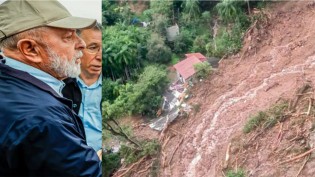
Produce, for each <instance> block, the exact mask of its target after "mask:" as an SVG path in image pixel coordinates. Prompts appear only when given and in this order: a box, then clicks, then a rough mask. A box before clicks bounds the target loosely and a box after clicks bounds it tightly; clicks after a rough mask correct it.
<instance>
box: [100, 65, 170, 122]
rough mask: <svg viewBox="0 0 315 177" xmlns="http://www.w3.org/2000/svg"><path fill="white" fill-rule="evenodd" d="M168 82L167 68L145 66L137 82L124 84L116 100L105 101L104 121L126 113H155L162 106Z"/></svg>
mask: <svg viewBox="0 0 315 177" xmlns="http://www.w3.org/2000/svg"><path fill="white" fill-rule="evenodd" d="M167 83H168V81H167V74H166V71H165V69H163V68H161V67H159V66H147V67H145V68H144V71H143V73H142V74H140V75H139V79H138V81H137V83H135V84H132V83H127V84H125V85H122V86H121V87H120V89H119V95H118V97H117V98H116V99H115V101H114V102H112V103H111V102H109V101H107V100H105V101H104V103H103V116H104V119H103V121H106V119H107V120H108V118H119V117H121V116H123V115H126V114H154V113H155V111H156V110H157V109H158V107H159V106H160V103H161V100H162V97H161V95H162V93H163V91H164V89H165V87H166V85H167Z"/></svg>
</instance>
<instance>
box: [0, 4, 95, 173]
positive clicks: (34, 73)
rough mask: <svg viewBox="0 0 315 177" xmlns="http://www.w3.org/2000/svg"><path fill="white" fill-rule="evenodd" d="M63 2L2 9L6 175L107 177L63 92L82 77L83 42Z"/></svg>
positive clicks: (0, 102)
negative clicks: (70, 81) (69, 81)
mask: <svg viewBox="0 0 315 177" xmlns="http://www.w3.org/2000/svg"><path fill="white" fill-rule="evenodd" d="M95 23H96V21H95V20H92V19H85V18H78V17H73V16H71V14H70V13H69V12H68V11H67V9H65V8H64V7H63V6H62V5H61V4H60V3H59V2H58V1H56V0H49V1H31V0H7V1H5V2H4V3H3V4H1V5H0V50H1V51H2V52H3V53H2V55H3V56H2V58H3V59H2V60H1V62H0V98H1V99H0V130H1V133H0V176H41V177H43V176H93V177H94V176H96V177H98V176H101V164H100V160H99V159H98V157H97V154H96V152H95V151H94V150H93V149H92V148H91V147H89V146H87V143H86V137H85V132H84V128H83V124H82V121H81V119H80V118H79V117H78V116H77V115H76V114H75V113H74V111H73V110H72V102H71V101H70V100H68V99H65V98H63V96H62V94H61V90H62V88H63V86H64V83H63V82H62V81H61V80H62V79H64V78H67V77H77V76H78V75H79V74H80V57H81V56H82V52H81V50H83V49H84V48H85V43H84V41H83V40H82V39H81V38H79V37H78V36H77V34H76V29H83V28H89V27H92V26H94V25H95Z"/></svg>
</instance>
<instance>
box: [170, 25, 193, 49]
mask: <svg viewBox="0 0 315 177" xmlns="http://www.w3.org/2000/svg"><path fill="white" fill-rule="evenodd" d="M193 38H194V36H193V33H192V32H190V31H189V30H187V29H183V30H182V31H181V32H180V33H179V35H178V36H177V37H176V39H175V41H174V49H173V51H174V52H175V53H176V54H182V53H186V52H188V51H189V48H190V47H191V46H192V44H193Z"/></svg>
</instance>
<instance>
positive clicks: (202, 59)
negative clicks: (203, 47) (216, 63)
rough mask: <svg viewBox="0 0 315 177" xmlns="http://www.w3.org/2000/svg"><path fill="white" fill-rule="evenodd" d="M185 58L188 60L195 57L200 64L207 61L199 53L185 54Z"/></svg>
mask: <svg viewBox="0 0 315 177" xmlns="http://www.w3.org/2000/svg"><path fill="white" fill-rule="evenodd" d="M185 56H186V57H187V58H189V57H191V56H195V57H197V58H198V59H199V60H200V61H202V62H204V61H206V60H207V58H206V57H205V56H204V55H202V54H201V53H187V54H185Z"/></svg>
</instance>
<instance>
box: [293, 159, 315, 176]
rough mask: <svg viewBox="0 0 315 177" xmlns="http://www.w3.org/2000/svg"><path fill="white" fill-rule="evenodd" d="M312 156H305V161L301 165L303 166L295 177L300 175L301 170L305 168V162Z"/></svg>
mask: <svg viewBox="0 0 315 177" xmlns="http://www.w3.org/2000/svg"><path fill="white" fill-rule="evenodd" d="M310 156H311V155H308V156H307V157H306V158H305V161H304V163H303V165H302V166H301V168H300V170H299V172H298V173H297V174H296V176H295V177H298V176H299V175H300V173H301V171H302V170H303V168H304V166H305V164H306V163H307V161H308V160H309V159H310Z"/></svg>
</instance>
